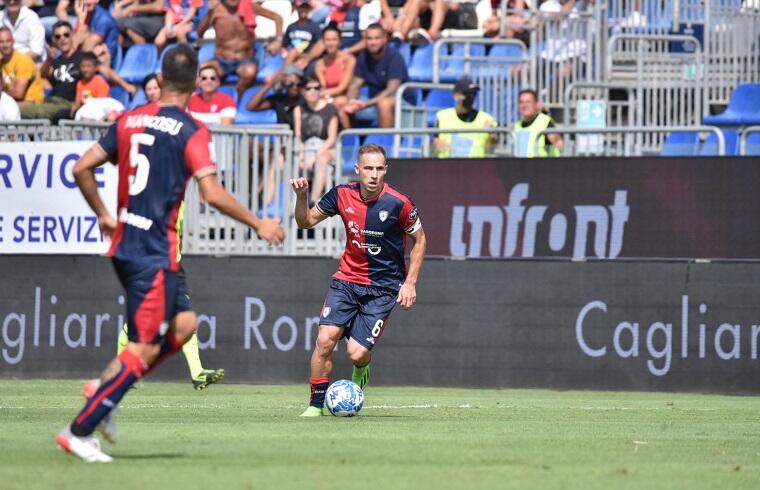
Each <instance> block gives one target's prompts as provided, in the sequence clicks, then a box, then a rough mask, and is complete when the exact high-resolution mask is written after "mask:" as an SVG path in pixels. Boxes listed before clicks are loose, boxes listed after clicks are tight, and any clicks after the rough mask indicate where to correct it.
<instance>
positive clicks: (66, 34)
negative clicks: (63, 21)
mask: <svg viewBox="0 0 760 490" xmlns="http://www.w3.org/2000/svg"><path fill="white" fill-rule="evenodd" d="M64 37H66V38H68V37H71V33H70V32H62V33H60V34H53V39H61V38H64Z"/></svg>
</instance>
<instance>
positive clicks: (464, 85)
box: [454, 77, 480, 94]
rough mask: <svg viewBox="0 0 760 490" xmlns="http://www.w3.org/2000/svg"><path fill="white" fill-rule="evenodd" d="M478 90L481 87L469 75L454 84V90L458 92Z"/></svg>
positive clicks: (464, 92)
mask: <svg viewBox="0 0 760 490" xmlns="http://www.w3.org/2000/svg"><path fill="white" fill-rule="evenodd" d="M478 90H480V87H478V85H477V84H476V83H475V82H473V81H472V80H470V78H469V77H464V78H462V79H461V80H459V81H457V83H455V84H454V92H456V93H458V94H466V93H468V92H477V91H478Z"/></svg>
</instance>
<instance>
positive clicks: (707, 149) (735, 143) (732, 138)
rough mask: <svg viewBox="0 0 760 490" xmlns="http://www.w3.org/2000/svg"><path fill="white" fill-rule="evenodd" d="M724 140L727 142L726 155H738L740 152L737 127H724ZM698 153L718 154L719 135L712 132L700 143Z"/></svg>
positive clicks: (701, 154)
mask: <svg viewBox="0 0 760 490" xmlns="http://www.w3.org/2000/svg"><path fill="white" fill-rule="evenodd" d="M722 132H723V140H724V141H725V143H726V156H736V155H738V154H739V132H738V131H736V130H735V129H723V130H722ZM697 155H699V156H702V157H714V156H718V136H717V135H716V134H715V133H710V135H709V136H708V137H707V139H706V140H705V141H703V142H702V144H701V145H699V152H698V153H697Z"/></svg>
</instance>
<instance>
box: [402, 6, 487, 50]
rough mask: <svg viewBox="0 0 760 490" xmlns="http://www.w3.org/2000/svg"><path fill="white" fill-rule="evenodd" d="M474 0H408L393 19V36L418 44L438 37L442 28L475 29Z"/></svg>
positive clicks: (476, 19) (432, 40)
mask: <svg viewBox="0 0 760 490" xmlns="http://www.w3.org/2000/svg"><path fill="white" fill-rule="evenodd" d="M477 1H478V0H409V1H408V2H407V3H406V5H405V6H404V12H403V15H400V16H399V17H398V18H397V19H396V24H395V26H394V32H393V36H394V37H396V38H399V39H402V40H408V41H409V42H410V43H412V44H414V45H417V46H421V45H425V44H430V43H432V42H434V41H435V40H436V39H438V37H439V35H440V32H441V31H442V30H443V29H462V30H466V29H477V28H478V15H477V12H476V11H475V4H476V3H477Z"/></svg>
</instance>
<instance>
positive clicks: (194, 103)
mask: <svg viewBox="0 0 760 490" xmlns="http://www.w3.org/2000/svg"><path fill="white" fill-rule="evenodd" d="M220 79H221V77H220V75H219V72H218V71H216V68H215V67H214V66H212V65H209V66H206V67H204V68H201V70H200V73H199V75H198V87H200V91H198V92H195V93H194V94H193V96H192V97H191V98H190V102H189V103H188V105H187V110H188V111H190V114H192V116H193V117H194V118H196V119H198V120H199V121H201V122H203V123H205V124H224V125H227V124H233V123H234V122H235V114H236V113H237V109H236V106H235V100H234V99H233V98H232V97H230V96H229V95H227V94H225V93H223V92H219V85H220V84H221V80H220Z"/></svg>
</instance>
